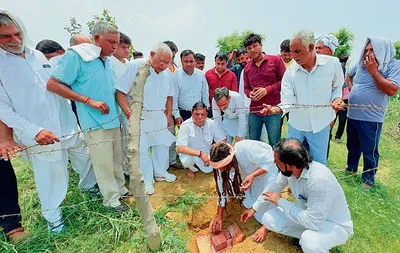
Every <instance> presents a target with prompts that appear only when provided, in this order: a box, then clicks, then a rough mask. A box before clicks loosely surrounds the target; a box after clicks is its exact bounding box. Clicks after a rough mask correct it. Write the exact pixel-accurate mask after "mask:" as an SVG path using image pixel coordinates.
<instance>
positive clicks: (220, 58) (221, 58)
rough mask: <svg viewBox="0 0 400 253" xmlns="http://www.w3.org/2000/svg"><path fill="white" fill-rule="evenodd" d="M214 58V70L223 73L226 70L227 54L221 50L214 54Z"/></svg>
mask: <svg viewBox="0 0 400 253" xmlns="http://www.w3.org/2000/svg"><path fill="white" fill-rule="evenodd" d="M214 60H215V70H216V71H217V72H218V73H220V74H222V73H224V72H225V71H226V70H227V68H226V64H227V62H228V55H226V54H225V53H222V52H218V53H217V54H216V55H215V57H214Z"/></svg>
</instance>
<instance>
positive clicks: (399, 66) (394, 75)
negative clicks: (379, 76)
mask: <svg viewBox="0 0 400 253" xmlns="http://www.w3.org/2000/svg"><path fill="white" fill-rule="evenodd" d="M386 79H387V80H389V81H391V82H392V83H393V84H394V85H396V86H397V87H398V88H400V61H398V60H395V62H394V64H392V65H391V66H390V67H389V68H388V75H387V77H386Z"/></svg>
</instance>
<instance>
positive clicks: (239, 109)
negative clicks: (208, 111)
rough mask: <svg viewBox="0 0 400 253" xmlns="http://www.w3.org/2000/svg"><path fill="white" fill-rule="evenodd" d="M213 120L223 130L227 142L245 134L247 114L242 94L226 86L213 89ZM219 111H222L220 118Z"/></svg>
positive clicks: (242, 137)
mask: <svg viewBox="0 0 400 253" xmlns="http://www.w3.org/2000/svg"><path fill="white" fill-rule="evenodd" d="M212 105H213V106H212V107H213V108H214V120H215V121H216V122H217V124H218V126H219V128H220V129H223V130H224V131H225V135H226V137H227V142H228V143H233V141H234V142H235V143H236V142H239V141H241V140H243V139H244V138H245V137H246V135H247V115H246V108H245V107H244V103H243V99H242V96H240V94H239V93H237V92H235V91H230V90H228V89H227V88H226V87H223V88H218V89H216V90H215V91H214V98H213V100H212ZM221 112H223V113H224V116H223V118H222V116H221Z"/></svg>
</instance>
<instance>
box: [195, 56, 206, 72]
mask: <svg viewBox="0 0 400 253" xmlns="http://www.w3.org/2000/svg"><path fill="white" fill-rule="evenodd" d="M194 58H195V59H196V68H198V69H200V70H201V71H203V70H204V64H205V61H206V57H205V56H204V55H203V54H202V53H197V54H196V55H195V57H194Z"/></svg>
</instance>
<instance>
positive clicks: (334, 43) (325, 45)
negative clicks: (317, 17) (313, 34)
mask: <svg viewBox="0 0 400 253" xmlns="http://www.w3.org/2000/svg"><path fill="white" fill-rule="evenodd" d="M315 42H316V43H317V44H316V46H315V52H316V53H317V54H323V55H330V56H332V55H333V54H334V53H335V50H336V48H337V47H338V46H339V40H338V39H337V38H336V37H335V36H333V35H332V34H321V35H320V36H318V38H316V39H315Z"/></svg>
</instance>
